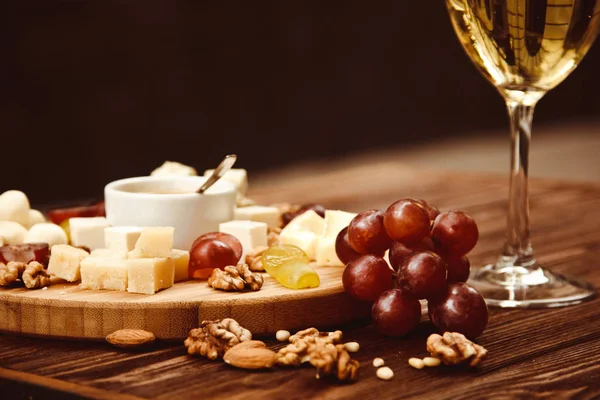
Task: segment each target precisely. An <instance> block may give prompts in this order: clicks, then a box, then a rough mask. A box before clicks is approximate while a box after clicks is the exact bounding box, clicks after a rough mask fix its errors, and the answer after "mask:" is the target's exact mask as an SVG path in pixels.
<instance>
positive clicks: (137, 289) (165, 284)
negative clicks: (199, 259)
mask: <svg viewBox="0 0 600 400" xmlns="http://www.w3.org/2000/svg"><path fill="white" fill-rule="evenodd" d="M126 263H127V291H128V292H131V293H142V294H154V293H156V292H158V291H159V290H160V289H167V288H170V287H171V286H173V283H174V279H175V261H174V260H173V259H172V258H138V259H133V260H131V259H129V260H127V261H126Z"/></svg>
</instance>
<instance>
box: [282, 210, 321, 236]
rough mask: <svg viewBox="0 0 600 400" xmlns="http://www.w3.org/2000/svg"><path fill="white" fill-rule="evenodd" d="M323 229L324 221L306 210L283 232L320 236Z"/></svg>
mask: <svg viewBox="0 0 600 400" xmlns="http://www.w3.org/2000/svg"><path fill="white" fill-rule="evenodd" d="M324 227H325V220H324V219H323V218H321V216H319V214H317V213H316V212H314V211H313V210H308V211H305V212H303V213H302V214H300V215H298V216H297V217H296V218H294V219H293V220H291V221H290V223H289V224H287V225H286V226H285V228H283V230H284V231H285V230H297V231H306V232H312V233H314V234H315V235H322V234H323V229H324Z"/></svg>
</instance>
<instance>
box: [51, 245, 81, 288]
mask: <svg viewBox="0 0 600 400" xmlns="http://www.w3.org/2000/svg"><path fill="white" fill-rule="evenodd" d="M89 255H90V254H89V253H88V252H87V251H85V250H82V249H78V248H76V247H72V246H69V245H67V244H57V245H56V246H53V247H52V249H50V262H49V263H48V274H50V275H54V276H56V277H58V278H62V279H64V280H66V281H69V282H76V281H78V280H79V279H80V278H81V275H80V270H79V268H80V264H81V261H82V260H84V259H85V258H87V257H88V256H89Z"/></svg>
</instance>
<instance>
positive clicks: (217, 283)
mask: <svg viewBox="0 0 600 400" xmlns="http://www.w3.org/2000/svg"><path fill="white" fill-rule="evenodd" d="M263 283H264V281H263V277H262V275H261V274H258V273H255V272H252V271H250V268H249V267H248V265H247V264H238V265H236V266H233V265H230V266H227V267H225V269H224V270H221V269H219V268H215V269H214V270H213V272H212V274H211V275H210V276H209V277H208V286H210V287H212V288H214V289H221V290H225V291H242V290H244V289H250V290H255V291H256V290H259V289H260V288H261V287H262V285H263Z"/></svg>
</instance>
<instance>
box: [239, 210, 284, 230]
mask: <svg viewBox="0 0 600 400" xmlns="http://www.w3.org/2000/svg"><path fill="white" fill-rule="evenodd" d="M233 219H237V220H243V221H256V222H264V223H265V224H267V225H268V226H271V227H279V226H280V225H281V212H280V211H279V209H278V208H277V207H266V206H248V207H241V208H236V209H235V212H234V216H233Z"/></svg>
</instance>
